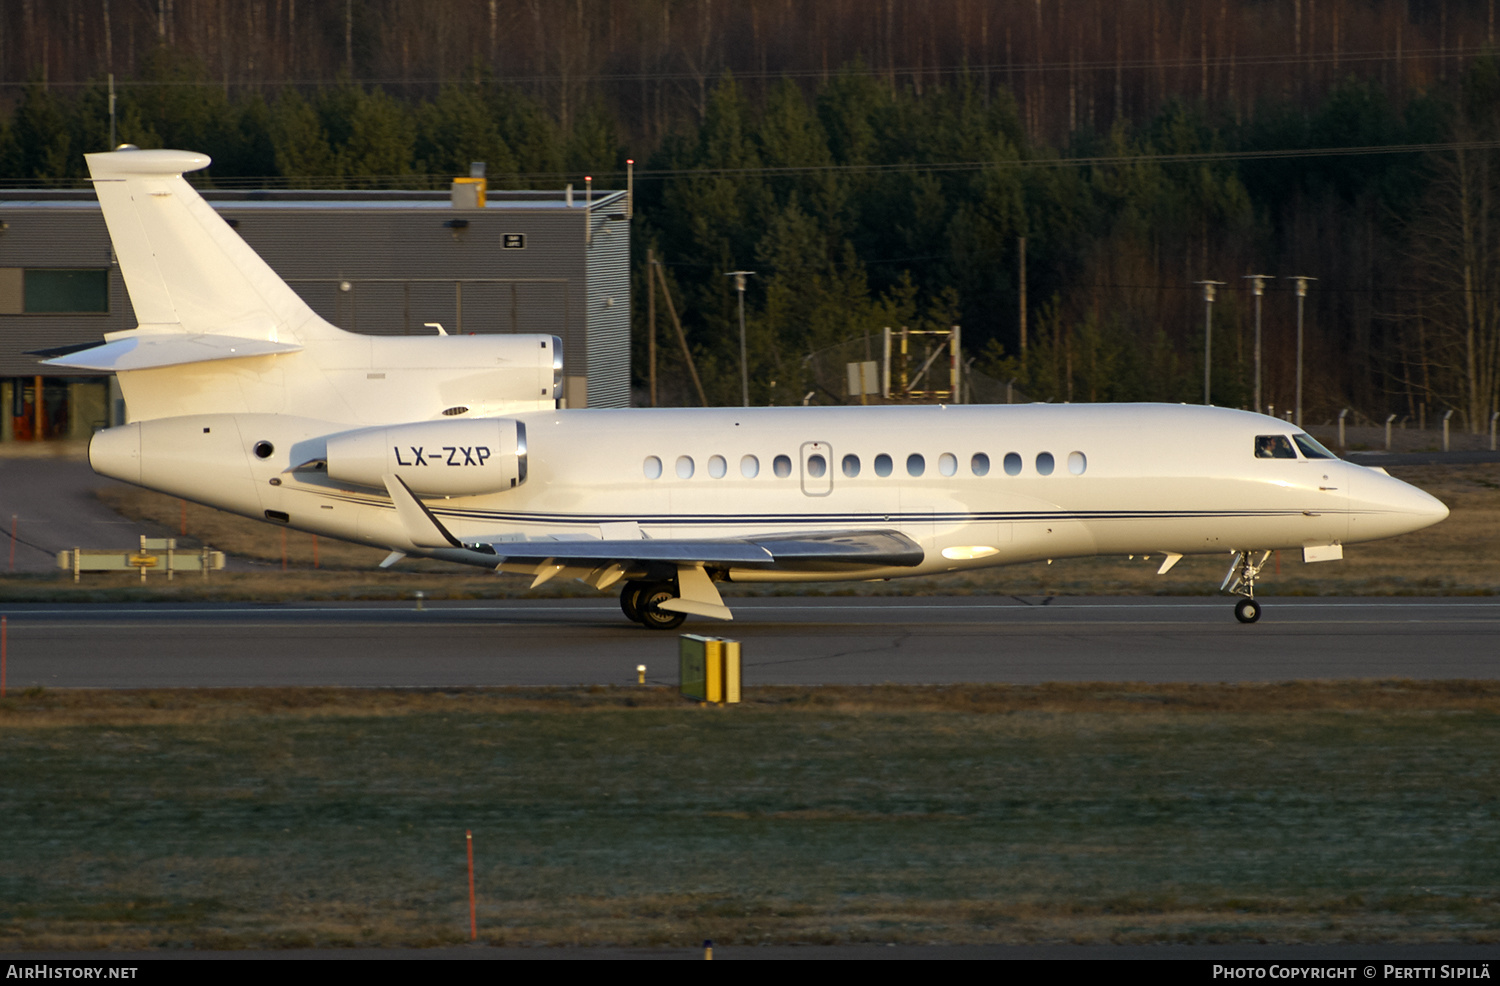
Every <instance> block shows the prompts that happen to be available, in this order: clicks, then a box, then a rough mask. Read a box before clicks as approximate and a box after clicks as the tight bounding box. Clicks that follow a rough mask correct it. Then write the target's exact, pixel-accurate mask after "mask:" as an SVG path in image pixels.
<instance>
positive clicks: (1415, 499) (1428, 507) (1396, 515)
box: [1350, 473, 1448, 541]
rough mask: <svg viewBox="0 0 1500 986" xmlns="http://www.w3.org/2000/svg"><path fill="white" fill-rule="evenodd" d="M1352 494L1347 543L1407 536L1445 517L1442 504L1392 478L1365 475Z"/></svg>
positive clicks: (1445, 512)
mask: <svg viewBox="0 0 1500 986" xmlns="http://www.w3.org/2000/svg"><path fill="white" fill-rule="evenodd" d="M1354 493H1355V496H1353V497H1351V498H1350V499H1351V503H1350V507H1351V521H1352V523H1351V525H1350V535H1351V540H1355V539H1357V540H1362V541H1363V540H1369V539H1372V538H1378V537H1395V536H1396V535H1398V534H1410V533H1411V532H1412V531H1420V530H1422V528H1424V527H1431V526H1432V525H1433V524H1436V523H1438V522H1439V521H1442V520H1445V519H1447V517H1448V507H1447V505H1446V504H1444V503H1443V501H1441V500H1439V499H1438V498H1437V497H1435V496H1433V495H1432V494H1430V493H1428V492H1426V491H1425V490H1419V489H1417V488H1416V487H1415V486H1412V485H1411V484H1410V483H1404V482H1402V481H1401V480H1399V479H1396V478H1395V477H1394V476H1387V475H1384V474H1382V473H1367V474H1366V475H1365V476H1362V477H1360V479H1359V480H1358V481H1357V482H1356V484H1355V485H1354Z"/></svg>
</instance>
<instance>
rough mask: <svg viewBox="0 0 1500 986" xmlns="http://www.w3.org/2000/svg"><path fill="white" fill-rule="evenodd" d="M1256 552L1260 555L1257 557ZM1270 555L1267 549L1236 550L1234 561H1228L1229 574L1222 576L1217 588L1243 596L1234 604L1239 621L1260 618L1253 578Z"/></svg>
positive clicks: (1251, 621)
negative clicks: (1257, 550) (1221, 582)
mask: <svg viewBox="0 0 1500 986" xmlns="http://www.w3.org/2000/svg"><path fill="white" fill-rule="evenodd" d="M1257 554H1258V555H1259V556H1260V557H1258V558H1257V557H1256V555H1257ZM1270 557H1271V553H1270V552H1269V551H1261V552H1254V551H1238V552H1235V555H1234V561H1232V562H1230V563H1229V574H1228V575H1226V576H1224V584H1223V585H1221V586H1219V589H1220V591H1228V592H1232V593H1234V594H1235V595H1237V596H1244V597H1245V598H1243V599H1241V600H1240V601H1239V602H1237V603H1235V604H1234V618H1235V619H1237V620H1239V621H1240V622H1241V623H1254V622H1255V621H1256V620H1258V619H1260V603H1258V602H1256V601H1255V579H1256V577H1257V576H1259V575H1260V570H1261V568H1262V567H1264V566H1265V564H1266V559H1268V558H1270Z"/></svg>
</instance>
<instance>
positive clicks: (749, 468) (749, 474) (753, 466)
mask: <svg viewBox="0 0 1500 986" xmlns="http://www.w3.org/2000/svg"><path fill="white" fill-rule="evenodd" d="M740 475H741V476H744V477H745V478H746V479H754V478H755V477H756V476H759V475H760V460H759V459H757V458H756V457H755V456H753V455H747V456H745V457H744V458H743V459H741V460H740Z"/></svg>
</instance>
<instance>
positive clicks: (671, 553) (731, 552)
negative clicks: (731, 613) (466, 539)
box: [485, 530, 923, 572]
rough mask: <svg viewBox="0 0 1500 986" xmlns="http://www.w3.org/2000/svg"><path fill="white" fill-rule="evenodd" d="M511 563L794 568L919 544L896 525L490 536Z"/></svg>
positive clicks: (843, 563)
mask: <svg viewBox="0 0 1500 986" xmlns="http://www.w3.org/2000/svg"><path fill="white" fill-rule="evenodd" d="M485 543H489V544H490V547H492V548H493V549H494V551H495V554H496V555H498V556H499V557H500V558H502V559H504V560H505V561H506V562H509V563H512V564H521V565H526V564H539V565H540V564H552V565H564V566H567V567H584V566H597V565H608V564H622V565H627V566H628V565H631V564H646V565H650V564H651V563H653V562H655V563H667V564H685V565H692V564H705V565H753V566H765V567H768V568H769V567H774V568H781V569H795V570H797V571H804V572H810V571H811V572H815V571H838V570H840V569H849V568H884V567H895V568H910V567H912V566H915V565H920V564H921V563H922V558H923V553H922V548H921V546H920V545H918V544H917V543H916V542H915V541H913V540H912V539H911V538H909V537H907V536H906V535H905V534H902V533H900V532H899V531H881V530H876V531H827V532H813V533H800V532H799V533H791V534H767V535H753V536H747V537H740V538H706V539H702V540H698V539H688V538H652V539H649V540H648V539H638V540H611V541H602V540H601V541H494V542H485Z"/></svg>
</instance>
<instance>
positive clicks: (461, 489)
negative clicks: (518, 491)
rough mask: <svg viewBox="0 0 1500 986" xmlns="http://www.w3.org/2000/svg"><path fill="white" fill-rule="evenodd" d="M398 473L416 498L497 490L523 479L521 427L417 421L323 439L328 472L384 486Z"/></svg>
mask: <svg viewBox="0 0 1500 986" xmlns="http://www.w3.org/2000/svg"><path fill="white" fill-rule="evenodd" d="M392 474H394V475H396V476H399V477H401V479H402V481H404V482H405V483H406V485H407V486H408V487H410V488H411V491H412V492H413V493H417V494H419V495H422V496H474V495H477V494H482V493H500V492H503V491H505V490H509V489H514V488H515V487H517V486H519V485H521V484H522V483H524V482H526V426H525V425H524V424H522V423H521V422H519V421H515V420H513V419H510V418H474V419H470V420H467V421H420V422H414V423H412V424H405V425H392V426H390V427H387V428H365V429H362V430H360V431H351V432H346V433H345V434H342V435H335V436H333V437H331V438H329V439H328V476H329V478H330V479H334V480H337V481H339V482H341V483H354V484H357V485H359V486H373V487H375V488H377V489H379V488H382V487H384V486H385V477H386V476H388V475H392Z"/></svg>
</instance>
